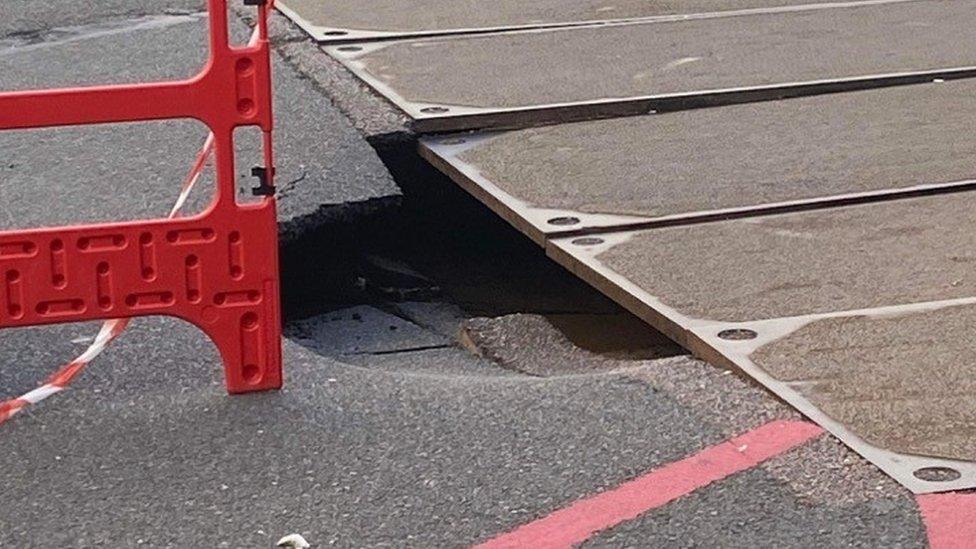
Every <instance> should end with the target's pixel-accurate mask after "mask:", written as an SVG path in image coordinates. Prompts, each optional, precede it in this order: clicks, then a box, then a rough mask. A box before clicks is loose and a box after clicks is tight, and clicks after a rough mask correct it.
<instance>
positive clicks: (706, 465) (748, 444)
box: [477, 421, 823, 549]
mask: <svg viewBox="0 0 976 549" xmlns="http://www.w3.org/2000/svg"><path fill="white" fill-rule="evenodd" d="M821 433H823V429H821V428H820V427H818V426H817V425H814V424H813V423H809V422H806V421H774V422H772V423H767V424H766V425H763V426H762V427H759V428H758V429H756V430H754V431H750V432H748V433H746V434H744V435H741V436H739V437H736V438H733V439H731V440H727V441H725V442H723V443H721V444H718V445H716V446H712V447H710V448H706V449H704V450H702V451H701V452H699V453H697V454H695V455H693V456H691V457H688V458H685V459H683V460H681V461H677V462H675V463H670V464H668V465H665V466H663V467H661V468H660V469H655V470H653V471H651V472H649V473H647V474H645V475H643V476H640V477H638V478H636V479H634V480H631V481H628V482H625V483H623V484H621V485H620V486H618V487H616V488H613V489H611V490H608V491H606V492H603V493H601V494H597V495H595V496H591V497H588V498H586V499H581V500H579V501H577V502H576V503H573V504H572V505H570V506H569V507H566V508H564V509H560V510H559V511H556V512H554V513H552V514H551V515H549V516H546V517H543V518H541V519H539V520H537V521H535V522H530V523H529V524H525V525H523V526H520V527H519V528H517V529H515V530H513V531H511V532H509V533H507V534H503V535H501V536H499V537H497V538H494V539H492V540H489V541H487V542H485V543H482V544H481V545H478V546H477V548H478V549H502V548H515V547H532V548H533V549H556V548H568V547H572V546H574V545H576V544H578V543H582V542H584V541H586V540H588V539H589V538H591V537H592V536H593V535H594V534H596V533H597V532H599V531H601V530H606V529H607V528H610V527H612V526H615V525H617V524H620V523H622V522H626V521H628V520H633V519H635V518H637V517H638V516H640V515H642V514H643V513H646V512H647V511H650V510H651V509H654V508H657V507H661V506H662V505H665V504H666V503H669V502H671V501H674V500H676V499H678V498H680V497H681V496H684V495H687V494H689V493H691V492H693V491H695V490H697V489H699V488H702V487H704V486H708V485H709V484H711V483H713V482H715V481H718V480H722V479H723V478H725V477H728V476H729V475H732V474H735V473H738V472H740V471H745V470H746V469H750V468H752V467H754V466H756V465H758V464H760V463H762V462H763V461H766V460H767V459H769V458H772V457H775V456H777V455H779V454H782V453H784V452H786V451H787V450H790V449H792V448H795V447H797V446H799V445H801V444H803V443H805V442H807V441H809V440H811V439H813V438H815V437H817V436H819V435H820V434H821Z"/></svg>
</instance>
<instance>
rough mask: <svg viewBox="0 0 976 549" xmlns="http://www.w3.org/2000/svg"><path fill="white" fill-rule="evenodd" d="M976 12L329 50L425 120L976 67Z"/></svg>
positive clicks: (964, 5) (634, 27)
mask: <svg viewBox="0 0 976 549" xmlns="http://www.w3.org/2000/svg"><path fill="white" fill-rule="evenodd" d="M974 26H976V10H973V9H971V6H970V4H969V3H968V2H958V1H955V0H918V1H910V2H898V3H886V4H871V5H857V6H847V7H838V8H830V9H815V10H806V11H791V12H783V13H764V14H751V15H742V16H735V17H717V18H709V19H689V20H684V21H670V22H651V23H647V22H644V23H626V24H613V25H600V26H587V27H572V28H563V29H548V30H533V31H524V32H510V33H500V34H489V35H475V36H463V37H451V38H434V39H422V40H405V41H396V42H386V43H372V44H357V45H346V46H335V47H330V48H327V49H326V51H328V52H329V54H330V55H332V56H334V57H335V58H337V59H339V60H340V61H341V62H342V63H344V64H345V65H346V66H347V67H348V68H349V69H350V70H352V71H353V72H354V73H356V74H357V75H358V76H359V77H360V78H361V79H362V80H364V81H365V82H367V83H368V84H370V85H371V86H372V87H373V88H375V89H376V90H377V91H378V92H379V93H380V94H382V95H384V96H386V97H387V98H388V99H389V100H390V101H392V102H393V103H394V104H396V105H397V106H398V107H399V108H400V109H402V110H403V111H404V112H405V113H407V114H408V115H409V116H410V117H412V118H413V120H414V124H415V129H416V130H417V131H449V130H461V129H473V128H516V127H525V126H531V125H539V124H545V123H552V122H566V121H569V120H579V119H591V118H599V117H608V116H613V115H622V114H638V113H646V112H648V111H655V110H656V111H661V110H674V109H683V108H689V107H696V106H714V105H717V104H727V103H734V102H745V101H757V100H763V99H773V98H782V97H789V96H796V95H811V94H817V93H824V92H829V91H841V90H851V89H858V88H865V87H879V86H882V85H894V84H905V83H917V82H924V81H931V80H932V79H934V78H943V79H945V78H959V77H968V76H976V67H974V66H973V63H974V59H976V42H974V41H972V40H969V39H968V38H969V36H970V34H971V29H972V28H973V27H974Z"/></svg>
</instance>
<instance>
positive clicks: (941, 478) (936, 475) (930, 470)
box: [913, 467, 962, 482]
mask: <svg viewBox="0 0 976 549" xmlns="http://www.w3.org/2000/svg"><path fill="white" fill-rule="evenodd" d="M913 474H914V475H915V478H917V479H920V480H924V481H927V482H952V481H954V480H959V479H960V478H961V477H962V473H960V472H959V471H957V470H955V469H953V468H952V467H922V468H921V469H916V470H915V472H914V473H913Z"/></svg>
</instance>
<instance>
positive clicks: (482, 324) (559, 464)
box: [0, 0, 961, 547]
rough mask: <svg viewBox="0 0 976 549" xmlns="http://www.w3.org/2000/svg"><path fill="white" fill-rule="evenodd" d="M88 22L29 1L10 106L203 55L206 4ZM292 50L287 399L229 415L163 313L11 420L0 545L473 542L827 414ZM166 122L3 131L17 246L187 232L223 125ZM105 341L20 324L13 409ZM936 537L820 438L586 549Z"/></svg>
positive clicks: (10, 58)
mask: <svg viewBox="0 0 976 549" xmlns="http://www.w3.org/2000/svg"><path fill="white" fill-rule="evenodd" d="M90 4H91V5H88V4H85V5H84V6H85V7H84V9H76V10H63V9H51V8H50V6H48V4H47V3H44V2H40V1H39V0H16V1H15V2H12V3H11V6H12V7H10V8H8V7H7V6H4V7H3V8H2V11H3V16H4V17H2V19H3V20H4V21H3V23H2V25H3V26H2V27H0V69H2V70H0V88H3V89H11V88H21V89H23V88H24V87H33V86H35V85H44V86H47V85H79V84H91V83H95V82H98V83H107V82H118V81H134V80H141V79H155V78H163V77H179V76H187V75H189V74H192V73H193V69H194V67H198V66H199V64H200V63H201V62H202V59H203V57H202V56H201V53H200V49H199V48H198V47H197V46H199V44H200V40H201V38H200V37H202V36H203V34H202V29H203V19H202V18H201V17H200V16H199V13H200V11H199V10H200V9H201V6H199V5H198V4H197V3H194V2H165V3H151V4H147V3H144V2H134V1H133V2H129V1H122V0H119V1H116V2H113V3H112V4H113V5H109V4H108V3H102V2H98V3H90ZM8 9H10V10H11V11H9V12H8V11H7V10H8ZM174 10H176V11H174ZM244 12H245V13H246V10H244ZM8 14H12V16H9V15H8ZM147 22H148V23H147ZM147 25H148V26H147ZM58 27H70V28H69V29H68V30H66V31H58V32H51V29H54V28H58ZM106 29H110V32H105V31H106ZM273 31H274V36H275V40H276V52H277V54H278V57H277V58H276V61H275V63H276V105H277V112H278V123H279V132H278V134H277V141H276V146H277V151H278V153H279V166H278V169H279V176H278V177H279V181H280V185H281V194H280V195H279V197H280V205H281V219H280V233H281V235H282V238H283V253H282V257H283V263H282V277H283V280H284V281H285V283H286V286H285V287H284V293H285V304H286V336H287V337H286V340H285V342H284V351H285V376H286V384H285V388H284V389H283V390H282V391H280V392H273V393H264V394H257V395H246V396H237V397H230V396H228V395H227V394H226V393H225V391H224V388H223V385H222V372H221V371H220V362H219V360H218V358H217V356H216V350H215V348H214V347H213V345H212V344H211V343H210V342H209V341H207V340H206V339H205V337H204V336H203V335H202V334H201V333H200V332H198V331H197V330H195V329H194V328H193V327H191V326H189V325H187V324H185V323H182V322H180V321H176V320H172V319H141V320H138V321H137V322H135V323H134V324H133V326H132V328H130V330H129V332H127V333H126V334H125V335H124V336H123V337H122V338H121V339H120V340H119V341H118V342H116V343H115V344H114V345H113V346H112V347H110V348H109V349H108V350H107V351H106V352H105V353H104V354H103V355H102V356H101V357H100V358H99V359H98V360H97V361H96V362H95V363H93V364H92V365H91V367H90V368H89V369H88V370H87V371H86V372H85V374H83V375H82V376H81V378H80V379H79V380H78V381H77V382H76V383H75V384H74V385H73V386H72V388H71V389H70V390H69V391H67V392H66V393H64V394H61V395H57V396H55V397H52V398H51V399H49V400H48V401H46V402H44V403H43V404H42V405H40V406H37V407H35V408H32V409H30V410H29V411H26V412H24V413H23V414H21V415H19V416H18V417H17V418H16V419H15V420H13V421H11V422H9V423H8V424H5V425H3V426H2V428H0V437H3V438H2V439H3V441H4V444H3V445H2V447H3V448H4V449H5V450H6V451H4V452H0V486H2V487H3V488H2V493H0V496H2V498H3V501H4V502H5V504H4V505H2V506H0V545H3V546H12V547H51V546H55V547H62V546H63V547H92V546H117V547H136V546H149V547H187V546H217V547H271V546H273V544H274V542H275V541H276V540H277V539H278V538H280V537H281V536H284V535H286V534H291V533H300V534H302V535H303V536H304V537H305V538H306V539H308V541H309V542H310V543H311V544H312V546H313V547H324V546H329V545H336V546H346V547H385V546H397V547H400V546H408V547H442V546H466V545H473V544H476V543H481V542H486V541H490V540H493V539H495V538H497V537H498V536H500V535H502V534H504V533H506V532H510V531H513V530H516V529H518V528H519V527H520V526H524V525H526V524H532V523H534V522H535V521H538V520H540V519H543V518H544V517H546V516H548V515H550V514H551V513H554V512H557V511H559V510H561V509H565V508H567V507H568V506H571V505H573V504H574V503H575V502H578V501H579V500H581V499H583V498H587V497H593V496H595V495H599V494H610V495H611V496H612V495H613V494H614V493H616V492H615V490H616V489H617V488H618V487H620V486H621V485H622V484H624V483H626V482H627V481H630V480H633V479H638V478H642V476H643V475H646V474H648V473H649V472H653V471H657V470H660V469H662V468H665V467H666V466H668V465H669V464H673V463H681V462H682V461H683V460H686V459H688V458H689V456H693V455H695V454H697V453H699V452H703V451H707V449H709V448H712V447H715V446H716V445H721V444H723V443H725V442H726V441H728V440H729V439H732V438H733V437H736V436H739V435H742V434H743V433H749V432H753V431H754V430H756V429H759V428H761V427H762V426H764V425H767V424H770V423H771V422H778V421H779V422H801V421H802V419H801V418H800V416H799V415H798V414H797V413H796V412H795V411H794V410H793V409H791V408H790V407H789V406H787V405H785V404H784V403H782V402H781V401H779V400H777V399H776V398H775V397H773V396H772V395H770V394H769V393H768V392H767V391H766V390H765V389H763V388H761V387H760V386H758V385H756V384H755V383H753V382H751V381H749V380H748V379H746V378H744V377H741V376H739V375H736V374H734V373H731V372H729V371H727V370H723V369H721V368H719V367H716V366H712V365H709V364H707V363H705V362H702V361H700V360H697V359H694V358H692V357H691V356H689V355H687V354H686V353H685V351H683V350H682V349H680V348H679V347H677V346H675V345H673V344H670V343H669V342H668V341H667V340H666V338H664V337H663V336H662V335H661V334H660V333H658V332H656V331H654V330H652V329H651V328H649V327H647V326H646V325H644V324H643V323H642V322H641V321H640V320H638V319H636V318H635V317H634V316H632V315H630V314H629V313H627V312H626V311H624V310H623V309H622V308H621V307H619V306H618V305H616V304H614V303H613V302H611V301H610V300H608V299H607V298H605V297H604V296H603V295H601V294H600V293H599V292H597V291H596V290H594V289H592V288H590V287H589V286H587V285H586V284H584V283H583V282H581V281H580V280H579V279H578V278H576V277H575V276H574V275H572V274H571V273H569V272H568V271H565V270H564V269H563V268H562V267H560V266H559V265H557V264H555V263H554V262H553V261H551V260H550V259H549V258H547V257H546V255H545V252H544V250H542V249H539V248H537V247H536V246H535V245H534V244H532V243H531V242H529V241H528V239H525V238H524V236H523V235H521V234H520V233H518V232H517V231H516V230H514V229H512V228H511V227H509V226H508V225H507V224H506V223H505V222H504V221H502V220H501V219H499V218H497V217H496V216H495V215H494V214H493V213H492V212H490V211H488V210H487V209H486V208H484V207H483V206H481V205H480V204H479V203H478V202H477V201H475V200H474V199H472V198H471V197H469V196H467V195H466V194H464V193H463V192H462V191H460V190H459V189H458V188H456V187H455V186H454V184H453V183H452V182H451V181H449V180H448V179H447V178H446V177H444V176H441V175H440V174H438V173H437V172H436V171H435V170H433V168H431V167H429V166H427V165H426V164H425V163H424V162H423V161H422V160H421V159H420V158H419V157H418V156H416V154H415V153H414V152H413V149H412V147H413V146H414V145H415V142H416V138H417V136H416V135H415V134H413V133H412V131H411V129H410V128H409V124H408V122H407V121H406V119H405V118H404V117H403V115H402V114H401V113H399V112H398V111H397V110H396V109H395V107H393V106H392V105H391V104H389V103H387V102H385V101H384V100H382V99H380V98H378V97H376V96H375V95H373V94H371V93H370V92H369V91H368V89H367V88H366V87H364V86H363V85H362V84H360V83H359V82H357V81H356V80H355V78H354V77H353V76H352V75H351V74H349V73H348V72H346V71H345V69H344V68H342V66H341V65H340V64H338V63H337V62H335V61H334V60H331V59H329V58H328V57H327V56H326V55H325V54H324V53H323V51H322V50H321V49H320V48H319V47H318V46H317V45H314V44H312V43H311V42H310V41H309V40H308V39H307V38H306V37H305V35H304V34H303V33H302V32H301V31H300V30H299V29H298V28H297V27H295V26H293V25H292V24H291V23H289V22H288V21H287V20H286V19H284V18H283V17H281V16H279V15H276V16H274V20H273ZM236 32H237V33H238V35H240V36H246V27H245V26H244V23H243V22H241V23H240V26H239V28H238V30H237V31H236ZM25 37H26V38H25ZM96 60H97V62H96ZM141 126H142V125H141V124H140V125H127V126H126V127H114V128H102V129H95V130H93V129H90V128H86V129H84V130H82V129H79V128H75V129H58V130H44V131H38V132H33V131H32V132H8V133H4V134H0V159H2V161H0V193H3V195H2V197H0V198H2V200H3V206H4V207H3V210H4V212H3V215H0V223H2V224H3V225H2V227H3V228H5V229H8V228H23V227H35V226H45V225H53V224H61V223H68V222H78V221H85V222H88V221H98V220H109V219H118V218H120V217H122V218H129V219H134V218H140V217H143V216H161V215H163V214H165V211H166V209H167V207H168V206H169V203H170V201H171V200H172V199H174V198H175V195H176V191H177V190H178V189H177V186H178V184H179V181H180V180H181V179H182V176H183V175H184V170H185V169H186V168H187V167H188V166H187V161H186V159H187V158H192V154H193V153H194V152H195V149H196V148H197V147H198V146H199V144H200V143H202V139H203V137H204V135H203V133H205V130H202V129H201V128H200V127H199V126H197V125H195V123H182V122H181V123H177V124H166V125H153V126H154V127H152V128H148V127H147V128H143V127H141ZM249 167H250V166H244V168H247V169H249ZM246 171H247V170H246V169H242V170H241V173H242V176H243V175H244V174H246ZM243 185H248V186H249V185H250V181H246V180H244V177H242V186H243ZM205 188H206V187H203V189H205ZM205 199H206V195H205V193H204V194H203V195H202V196H196V197H195V200H197V201H198V202H196V204H197V207H200V206H201V205H202V204H205ZM55 204H56V205H57V206H56V207H52V206H53V205H55ZM960 207H961V206H960ZM96 331H97V326H96V325H91V324H83V325H60V326H53V327H45V328H31V329H17V330H3V331H0V364H4V365H5V366H3V367H0V393H2V394H3V395H8V396H15V395H17V394H19V393H21V392H23V391H26V390H29V389H32V388H33V387H35V386H36V385H37V383H39V382H40V381H41V380H43V379H44V378H45V377H46V376H47V375H49V374H50V373H51V372H52V371H54V369H56V368H57V366H58V365H59V364H60V363H62V362H63V361H65V360H66V359H70V358H71V357H73V356H74V355H75V354H76V353H78V352H80V351H81V350H82V349H83V348H84V347H85V346H86V345H87V342H88V341H89V338H90V337H92V336H94V334H95V332H96ZM621 332H623V333H627V334H638V335H634V336H633V337H626V338H622V340H621V338H619V337H618V338H617V339H616V340H615V339H614V337H613V334H619V333H621ZM612 341H616V343H607V342H612ZM929 535H930V534H929V533H927V531H926V527H925V524H924V523H923V517H922V514H921V512H920V511H919V507H918V505H917V503H916V499H915V497H914V496H913V495H912V494H911V493H910V492H908V491H907V490H905V489H904V488H902V487H900V486H899V485H898V484H897V483H895V482H894V481H893V480H891V479H890V478H888V477H887V476H885V475H884V474H883V473H881V472H880V471H879V470H878V469H876V468H875V467H874V466H873V465H871V464H869V463H868V462H866V461H864V460H863V459H861V458H860V457H858V456H857V455H856V454H854V453H853V452H852V451H851V450H849V449H848V448H847V447H845V446H844V445H842V444H841V443H839V442H838V441H836V440H834V439H832V438H830V437H829V436H826V435H824V436H819V437H815V438H814V439H812V440H810V441H808V442H806V443H804V444H800V445H798V446H796V447H795V448H792V449H789V450H786V451H784V452H782V453H780V454H778V455H776V456H773V457H772V458H771V459H769V460H766V461H763V462H762V463H760V464H758V465H756V466H755V467H751V468H749V469H748V470H745V471H742V472H738V473H734V474H730V475H729V476H727V477H724V478H722V479H719V480H717V481H716V482H714V483H712V484H710V485H707V486H704V487H703V488H701V489H699V490H695V491H691V492H689V493H687V494H685V495H683V497H680V498H678V499H675V500H674V501H670V502H667V503H665V504H662V505H659V506H656V507H653V508H651V507H648V508H647V509H645V512H642V513H639V515H638V516H636V517H634V518H633V519H632V520H626V521H622V522H619V523H611V522H607V526H606V528H604V529H602V530H600V531H599V532H598V533H595V534H594V535H593V536H592V537H590V538H589V539H588V541H587V542H586V545H592V546H608V547H635V546H641V547H646V546H652V547H694V546H710V547H755V546H777V547H814V546H827V547H833V546H848V545H850V546H858V547H924V546H926V544H927V540H928V539H929V537H928V536H929Z"/></svg>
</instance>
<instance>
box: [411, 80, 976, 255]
mask: <svg viewBox="0 0 976 549" xmlns="http://www.w3.org/2000/svg"><path fill="white" fill-rule="evenodd" d="M973 97H976V80H956V81H951V82H943V83H929V84H919V85H915V86H903V87H895V88H884V89H877V90H865V91H858V92H851V93H844V94H828V95H820V96H815V97H804V98H794V99H789V100H784V101H773V102H762V103H751V104H745V105H733V106H726V107H719V108H713V109H698V110H690V111H681V112H672V113H663V114H658V115H653V116H635V117H629V118H615V119H611V120H600V121H591V122H581V123H576V124H563V125H557V126H547V127H542V128H534V129H529V130H521V131H516V132H509V133H487V134H470V135H453V136H452V135H449V136H445V137H429V138H424V139H423V140H421V153H422V154H423V155H424V156H425V157H426V158H427V159H428V160H429V161H430V162H432V163H433V164H434V165H435V166H437V167H438V168H439V169H440V170H442V171H443V172H445V173H446V174H448V175H450V176H451V177H452V178H453V179H454V180H455V181H456V182H457V183H458V184H459V185H461V186H462V187H464V188H465V189H467V190H468V191H469V192H470V193H471V194H473V195H475V196H476V197H478V198H479V199H480V200H481V201H482V202H484V203H485V204H487V205H488V206H489V207H491V208H492V209H493V210H494V211H495V212H496V213H498V214H499V215H501V216H502V217H503V218H505V219H507V220H508V221H509V222H510V223H512V224H513V225H515V226H516V227H518V228H519V229H520V230H522V231H523V232H525V233H526V234H527V235H528V236H529V237H530V238H532V239H533V240H535V241H536V242H538V243H542V242H544V241H545V239H546V238H547V237H551V236H553V235H558V234H562V233H567V232H569V233H576V232H580V231H584V232H585V231H592V230H606V229H608V228H614V227H623V226H628V225H630V226H641V227H650V226H663V225H675V224H687V223H691V222H698V221H702V220H707V219H713V218H727V217H730V216H746V215H754V214H756V213H759V212H764V213H768V212H770V211H777V210H778V211H783V210H796V209H801V208H812V207H823V206H825V205H827V204H839V203H851V202H857V201H868V200H880V199H884V198H891V197H892V196H893V195H905V194H921V193H932V192H938V191H943V190H946V189H955V190H960V189H967V188H973V187H974V186H976V181H974V180H976V167H974V165H973V161H972V159H973V158H974V157H976V139H973V138H971V137H970V135H971V134H972V128H973V127H974V125H976V102H974V101H972V100H971V98H973Z"/></svg>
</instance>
